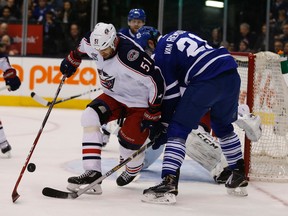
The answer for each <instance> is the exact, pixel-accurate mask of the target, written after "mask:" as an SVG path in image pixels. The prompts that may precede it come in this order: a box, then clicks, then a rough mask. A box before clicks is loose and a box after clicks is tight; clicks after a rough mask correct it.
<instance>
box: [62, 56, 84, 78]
mask: <svg viewBox="0 0 288 216" xmlns="http://www.w3.org/2000/svg"><path fill="white" fill-rule="evenodd" d="M80 64H81V58H80V57H79V56H77V55H76V54H75V51H71V52H70V53H69V55H68V56H67V57H66V58H65V59H63V61H62V62H61V65H60V71H61V73H62V74H63V75H66V76H67V77H70V76H72V75H73V74H74V73H75V72H76V70H77V68H78V67H79V65H80Z"/></svg>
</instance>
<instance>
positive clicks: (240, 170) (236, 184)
mask: <svg viewBox="0 0 288 216" xmlns="http://www.w3.org/2000/svg"><path fill="white" fill-rule="evenodd" d="M247 186H248V181H247V179H246V178H245V171H244V160H243V159H240V160H238V161H237V168H236V169H234V170H232V174H231V175H230V177H229V178H228V180H227V182H226V183H225V187H226V188H227V193H228V194H229V195H234V196H247V195H248V193H247V190H246V188H247Z"/></svg>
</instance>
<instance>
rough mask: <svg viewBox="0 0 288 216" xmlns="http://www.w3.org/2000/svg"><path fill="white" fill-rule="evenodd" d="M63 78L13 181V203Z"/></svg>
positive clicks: (17, 195)
mask: <svg viewBox="0 0 288 216" xmlns="http://www.w3.org/2000/svg"><path fill="white" fill-rule="evenodd" d="M65 79H66V76H65V75H64V76H63V77H62V80H61V82H60V84H59V86H58V89H57V91H56V93H55V96H54V99H53V101H52V102H51V104H50V106H49V109H48V111H47V113H46V115H45V117H44V120H43V122H42V124H41V127H40V129H39V131H38V134H37V136H36V138H35V140H34V142H33V145H32V147H31V149H30V151H29V153H28V156H27V158H26V160H25V163H24V165H23V167H22V169H21V171H20V174H19V176H18V179H17V181H16V183H15V186H14V189H13V191H12V201H13V203H14V202H15V201H16V200H17V199H18V198H19V197H20V195H19V194H18V192H17V188H18V186H19V183H20V181H21V179H22V177H23V174H24V172H25V170H26V168H27V166H28V163H29V161H30V158H31V156H32V154H33V152H34V150H35V147H36V145H37V143H38V140H39V138H40V136H41V134H42V131H43V129H44V127H45V125H46V122H47V120H48V117H49V115H50V113H51V111H52V108H53V106H54V104H55V102H56V99H57V97H58V95H59V93H60V90H61V88H62V86H63V84H64V82H65Z"/></svg>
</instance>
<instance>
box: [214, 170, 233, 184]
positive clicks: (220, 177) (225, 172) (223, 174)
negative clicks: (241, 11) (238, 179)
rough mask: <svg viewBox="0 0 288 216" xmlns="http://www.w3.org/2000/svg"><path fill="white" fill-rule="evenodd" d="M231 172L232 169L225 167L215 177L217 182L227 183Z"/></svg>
mask: <svg viewBox="0 0 288 216" xmlns="http://www.w3.org/2000/svg"><path fill="white" fill-rule="evenodd" d="M231 174H232V171H231V170H230V169H229V168H228V167H225V168H224V169H223V171H222V172H221V173H220V174H219V175H218V176H214V177H213V178H214V181H215V182H216V183H218V184H225V183H226V181H227V180H228V178H229V177H230V176H231Z"/></svg>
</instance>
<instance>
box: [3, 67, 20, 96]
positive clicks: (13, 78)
mask: <svg viewBox="0 0 288 216" xmlns="http://www.w3.org/2000/svg"><path fill="white" fill-rule="evenodd" d="M3 77H4V80H5V83H6V85H7V86H9V88H8V90H9V91H15V90H17V89H18V88H19V87H20V85H21V81H20V79H19V77H18V76H17V75H16V70H15V69H14V68H10V69H8V70H6V71H5V72H4V74H3Z"/></svg>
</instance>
